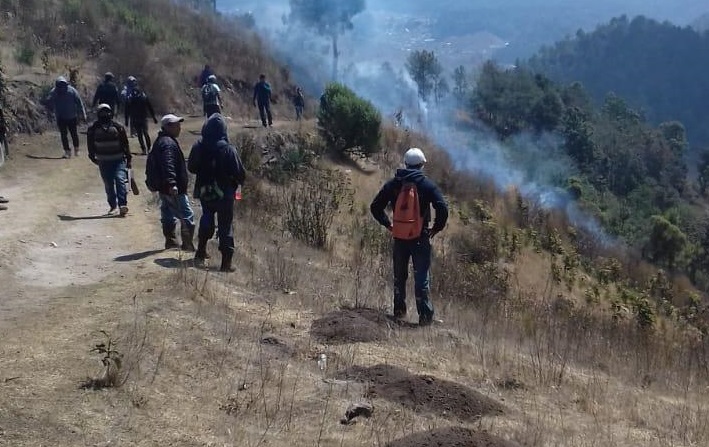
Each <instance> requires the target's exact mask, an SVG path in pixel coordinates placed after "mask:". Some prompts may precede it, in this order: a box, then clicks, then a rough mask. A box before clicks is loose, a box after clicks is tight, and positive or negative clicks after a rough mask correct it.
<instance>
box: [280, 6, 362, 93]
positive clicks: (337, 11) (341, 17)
mask: <svg viewBox="0 0 709 447" xmlns="http://www.w3.org/2000/svg"><path fill="white" fill-rule="evenodd" d="M365 6H366V5H365V0H290V20H291V22H292V23H293V22H294V23H301V24H303V25H305V26H307V27H308V28H312V29H313V30H315V31H316V32H317V33H318V34H320V35H322V36H325V37H328V38H329V39H330V40H331V41H332V59H333V63H332V79H333V80H337V66H338V62H339V58H340V50H339V48H338V39H339V37H340V36H341V35H342V34H344V33H345V32H346V31H348V30H351V29H352V28H353V27H354V25H353V24H352V19H353V18H354V17H355V16H356V15H357V14H359V13H361V12H362V11H364V8H365Z"/></svg>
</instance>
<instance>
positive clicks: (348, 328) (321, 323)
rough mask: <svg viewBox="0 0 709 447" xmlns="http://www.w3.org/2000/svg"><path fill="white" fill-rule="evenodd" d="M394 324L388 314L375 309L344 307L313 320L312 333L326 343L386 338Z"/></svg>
mask: <svg viewBox="0 0 709 447" xmlns="http://www.w3.org/2000/svg"><path fill="white" fill-rule="evenodd" d="M391 326H392V322H391V320H389V318H387V316H386V314H384V313H383V312H381V311H378V310H374V309H342V310H336V311H333V312H330V313H328V314H327V315H325V316H324V317H322V318H320V319H318V320H315V321H313V324H312V326H311V327H310V334H311V335H312V336H313V337H315V338H316V339H318V340H319V341H321V342H324V343H330V344H338V343H356V342H364V343H367V342H375V341H380V340H384V339H385V338H386V336H387V333H388V332H389V330H390V328H391Z"/></svg>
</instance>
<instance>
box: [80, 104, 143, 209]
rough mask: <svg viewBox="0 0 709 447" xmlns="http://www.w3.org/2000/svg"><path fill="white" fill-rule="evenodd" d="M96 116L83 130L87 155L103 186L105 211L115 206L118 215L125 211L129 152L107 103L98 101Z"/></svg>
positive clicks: (121, 129)
mask: <svg viewBox="0 0 709 447" xmlns="http://www.w3.org/2000/svg"><path fill="white" fill-rule="evenodd" d="M96 115H97V116H98V119H97V120H96V122H95V123H94V124H93V125H92V126H91V127H89V129H88V131H87V132H86V141H87V147H88V152H89V159H90V160H91V161H92V162H93V163H94V164H95V165H97V166H98V169H99V171H100V172H101V179H102V180H103V184H104V186H105V189H106V200H107V201H108V206H109V210H108V214H113V213H114V212H115V211H116V207H119V210H120V216H121V217H123V216H125V215H126V214H128V187H127V185H126V184H127V183H128V181H127V179H128V169H130V167H131V158H132V156H131V153H130V148H129V145H128V136H127V135H126V129H125V128H124V127H123V126H121V125H120V124H119V123H117V122H115V121H114V120H113V109H112V108H111V106H110V105H109V104H99V106H98V109H97V110H96Z"/></svg>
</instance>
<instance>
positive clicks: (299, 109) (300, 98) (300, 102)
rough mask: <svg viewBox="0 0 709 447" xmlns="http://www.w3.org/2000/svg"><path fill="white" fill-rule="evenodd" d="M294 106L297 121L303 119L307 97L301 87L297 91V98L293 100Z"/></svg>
mask: <svg viewBox="0 0 709 447" xmlns="http://www.w3.org/2000/svg"><path fill="white" fill-rule="evenodd" d="M293 106H294V107H295V120H296V121H300V120H301V119H303V110H304V109H305V96H304V95H303V89H301V88H300V87H298V88H296V89H295V98H293Z"/></svg>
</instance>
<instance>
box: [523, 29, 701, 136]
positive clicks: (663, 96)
mask: <svg viewBox="0 0 709 447" xmlns="http://www.w3.org/2000/svg"><path fill="white" fill-rule="evenodd" d="M707 54H709V33H704V34H700V33H698V32H697V31H695V30H694V29H692V28H690V27H685V28H681V27H678V26H675V25H672V24H670V23H668V22H664V23H659V22H657V21H654V20H651V19H647V18H645V17H642V16H639V17H636V18H634V19H632V20H629V19H628V18H627V17H625V16H622V17H619V18H615V19H613V20H611V21H610V22H609V23H607V24H605V25H602V26H599V27H598V28H597V29H596V30H595V31H593V32H591V33H585V32H583V31H578V32H577V33H576V35H575V36H574V37H570V38H567V39H565V40H563V41H561V42H558V43H557V44H556V45H554V46H551V47H546V48H543V49H542V50H541V51H540V52H539V53H538V54H537V55H536V56H534V57H533V58H531V59H530V60H529V61H528V66H529V67H530V68H531V69H532V70H534V71H536V72H539V73H543V74H544V75H546V76H548V77H550V78H551V79H554V80H556V81H561V82H572V81H579V82H581V83H582V84H583V85H584V86H585V87H586V89H587V90H588V91H589V92H590V94H591V96H592V97H593V99H594V100H595V101H596V102H597V103H601V102H602V101H603V100H604V98H605V97H606V95H607V94H608V93H610V92H613V93H615V94H617V95H618V96H621V97H623V98H624V99H626V100H627V101H628V103H629V104H630V105H631V106H632V107H634V108H636V109H639V110H642V111H643V114H644V115H645V116H646V117H647V119H648V120H649V121H650V122H653V123H655V124H658V123H661V122H663V121H672V120H678V121H681V122H682V123H684V125H685V126H686V127H687V134H688V136H689V141H690V142H691V143H692V145H693V146H703V145H708V144H709V126H707V124H706V123H707V122H709V107H707V104H709V76H707V73H708V72H709V58H707V57H706V55H707Z"/></svg>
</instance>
